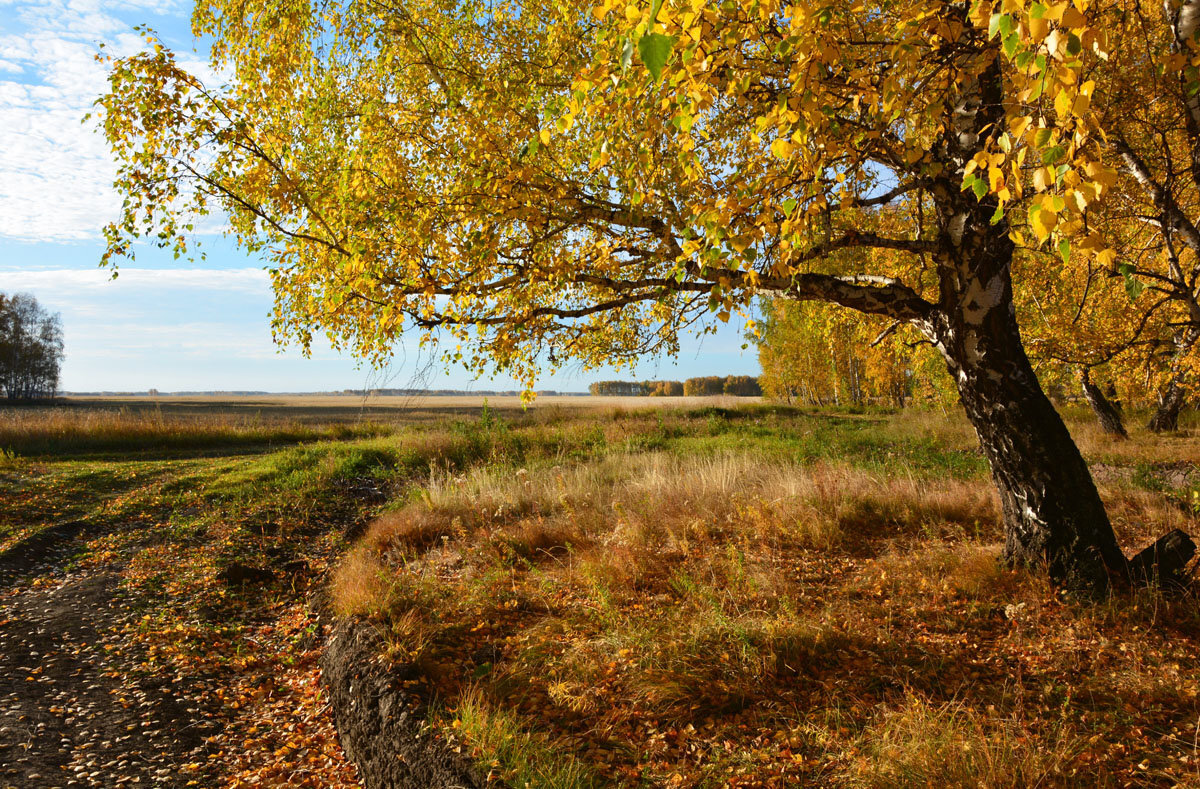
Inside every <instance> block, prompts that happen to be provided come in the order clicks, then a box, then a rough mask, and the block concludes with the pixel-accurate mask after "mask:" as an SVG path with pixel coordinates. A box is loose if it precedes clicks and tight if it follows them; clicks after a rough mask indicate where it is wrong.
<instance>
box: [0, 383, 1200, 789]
mask: <svg viewBox="0 0 1200 789" xmlns="http://www.w3.org/2000/svg"><path fill="white" fill-rule="evenodd" d="M563 399H564V400H568V401H571V402H546V401H539V404H538V405H537V407H535V408H534V409H531V410H529V411H521V410H520V409H519V408H516V407H515V406H516V404H515V403H507V402H496V401H495V400H494V399H493V400H491V401H489V403H488V408H487V409H486V410H484V409H481V408H480V407H479V406H480V405H481V403H479V402H462V403H457V402H456V403H449V402H444V401H443V400H444V399H443V398H438V401H437V402H434V403H432V404H431V403H428V402H426V403H420V404H412V403H396V404H390V405H388V406H387V407H384V406H383V405H382V404H375V406H373V407H372V408H371V409H367V410H364V409H362V408H360V407H359V405H358V403H357V402H353V403H345V402H338V401H340V400H341V398H333V399H332V401H331V402H321V403H317V402H296V401H270V402H267V401H262V400H257V399H256V400H255V401H253V402H250V401H249V400H248V399H247V400H237V401H214V400H186V401H169V402H161V403H158V404H157V405H154V404H148V403H144V402H138V401H132V402H125V403H114V402H112V401H104V402H97V401H91V402H86V403H80V402H76V403H72V404H70V405H69V406H68V407H66V408H61V409H41V410H19V411H3V412H0V450H2V451H3V452H4V454H3V457H2V459H0V493H2V495H0V552H3V551H5V550H10V549H12V547H13V546H15V545H17V544H19V543H20V542H21V541H22V540H27V539H29V538H30V537H31V536H33V535H34V534H36V533H37V532H38V531H39V530H41V529H45V528H47V527H48V526H53V525H55V524H56V523H61V522H64V521H74V520H81V519H82V520H86V521H88V522H89V523H92V524H95V529H94V530H93V531H92V532H90V533H89V535H88V537H87V539H86V540H85V541H83V542H81V544H80V546H79V553H78V556H77V558H76V560H75V561H76V563H77V564H78V565H79V566H89V565H95V566H106V567H117V568H120V572H121V573H122V576H123V583H124V584H125V585H126V586H127V588H128V589H129V590H130V591H131V593H133V594H135V595H136V597H137V599H138V600H139V601H141V602H140V604H141V605H142V606H143V608H144V614H143V617H144V618H143V619H141V620H140V623H141V624H139V625H138V626H137V627H136V628H135V629H134V630H135V632H132V633H131V634H130V635H131V637H133V638H135V639H136V640H137V641H138V643H140V644H143V645H144V646H145V648H146V649H147V650H149V654H151V655H152V656H153V660H152V661H151V665H150V666H149V669H148V670H155V671H162V672H165V673H166V674H172V673H179V672H193V673H195V672H200V673H203V674H204V675H205V676H209V677H212V688H213V690H212V693H213V694H214V696H213V698H211V699H208V701H209V702H213V703H215V706H216V708H217V709H218V710H219V712H218V713H217V714H219V715H221V716H224V717H223V720H224V723H225V728H226V734H225V735H223V736H224V737H225V738H226V739H225V740H224V741H223V747H222V748H221V749H220V754H221V755H220V758H218V759H216V760H215V761H214V763H213V764H211V765H207V766H205V767H204V768H203V769H204V770H207V771H208V772H207V773H205V774H206V775H207V776H209V777H208V779H207V780H208V781H210V782H213V785H218V784H219V785H230V786H238V785H249V784H250V783H252V782H255V781H257V782H260V783H265V784H267V785H309V786H342V785H351V781H352V772H351V771H350V770H349V768H348V767H347V765H346V764H345V763H344V761H343V760H341V759H340V757H339V755H338V753H337V749H336V747H334V746H333V745H332V730H331V728H330V726H329V724H328V720H327V717H326V716H325V715H324V713H323V712H322V708H321V702H320V699H319V695H318V694H317V692H316V689H315V687H316V686H315V672H316V668H315V663H314V661H313V657H314V655H315V651H316V649H317V648H318V646H319V645H317V644H314V643H312V639H311V637H310V636H311V633H312V630H313V627H314V622H313V620H312V618H311V615H310V614H309V613H308V612H307V608H306V606H305V604H304V600H305V597H306V595H307V594H308V593H310V592H311V591H314V590H315V589H317V588H320V587H322V586H323V585H325V584H328V587H329V590H330V594H331V599H332V601H333V605H334V606H335V608H336V609H337V611H338V612H339V614H340V615H343V616H358V617H364V618H367V619H368V620H370V621H372V622H374V623H375V624H376V625H377V626H378V627H379V628H380V629H381V630H382V631H383V632H384V633H385V634H386V635H387V639H386V642H387V645H388V651H387V655H386V657H387V658H388V659H389V660H390V661H392V662H393V664H394V666H395V670H396V672H397V673H398V675H400V676H403V677H405V678H406V682H407V683H408V684H409V685H410V686H411V688H412V689H413V690H414V691H417V692H418V693H419V694H420V695H421V696H422V697H423V698H425V699H426V700H427V702H428V704H429V708H430V716H431V721H432V724H433V726H434V727H435V729H436V730H437V731H438V732H439V733H440V735H441V736H445V737H447V738H451V739H453V740H455V741H456V742H457V743H458V744H459V745H460V746H461V747H462V748H463V749H464V751H465V752H468V753H471V754H473V755H474V756H475V757H476V758H478V759H479V760H480V762H481V763H482V764H484V765H485V766H486V767H488V768H490V769H491V770H492V774H493V775H494V776H495V777H497V778H498V779H503V780H505V781H507V782H508V783H509V785H513V786H524V785H529V786H534V787H576V786H727V785H734V786H798V785H813V786H827V785H828V786H924V785H930V784H945V785H948V786H978V785H987V786H1014V787H1015V786H1032V785H1042V786H1056V785H1073V786H1131V785H1133V786H1160V785H1161V786H1171V785H1176V784H1179V785H1188V786H1200V762H1198V761H1197V760H1198V759H1200V750H1198V748H1197V741H1198V737H1200V731H1198V729H1197V724H1198V723H1200V701H1198V700H1197V693H1198V692H1200V609H1197V602H1198V601H1197V600H1196V599H1194V598H1191V597H1188V598H1184V599H1182V600H1179V599H1171V598H1168V597H1165V596H1163V595H1160V594H1157V593H1153V592H1145V593H1142V594H1139V595H1138V596H1137V597H1135V598H1132V599H1130V598H1119V599H1114V600H1110V601H1106V602H1103V603H1081V602H1077V601H1071V600H1067V599H1063V598H1061V597H1060V596H1058V595H1057V594H1056V593H1055V592H1054V591H1053V590H1051V589H1049V588H1048V587H1047V586H1046V584H1045V583H1044V582H1043V581H1042V580H1041V579H1040V577H1039V576H1038V575H1037V574H1036V573H1028V572H1021V571H1013V570H1006V569H1003V568H1001V567H1000V565H999V564H998V562H997V561H996V560H997V557H998V553H999V544H1000V542H1001V535H1000V531H999V527H998V524H997V508H996V503H995V499H994V494H993V492H992V488H991V485H990V480H989V478H988V473H987V468H986V464H985V463H984V461H983V459H982V457H981V456H980V454H979V453H978V451H977V449H976V448H975V441H974V436H973V433H972V431H971V430H970V428H969V427H968V426H967V425H966V423H965V422H964V421H962V420H961V419H959V418H957V417H956V416H954V415H950V416H947V415H944V414H941V413H927V412H906V413H901V414H892V413H885V412H874V411H870V412H866V413H851V412H848V411H835V410H826V411H804V410H796V409H788V408H780V407H773V406H768V405H762V404H740V403H734V402H733V401H732V400H731V401H729V402H720V403H717V402H711V401H710V402H704V403H690V402H689V403H684V404H681V403H679V402H678V401H674V402H672V401H663V400H658V401H655V400H650V399H642V398H638V399H630V400H627V401H625V402H621V403H597V402H596V401H595V399H592V398H563ZM442 409H445V410H442ZM1071 424H1072V428H1073V432H1074V433H1075V435H1076V437H1077V439H1078V441H1079V443H1080V445H1081V447H1082V448H1083V449H1084V452H1085V455H1086V456H1087V457H1088V459H1089V461H1091V462H1092V463H1093V468H1094V470H1095V472H1096V477H1097V480H1098V482H1099V484H1100V486H1101V492H1102V494H1103V496H1104V498H1105V500H1106V502H1107V503H1108V505H1109V509H1110V512H1111V514H1112V517H1113V520H1114V525H1115V527H1116V529H1117V531H1118V535H1119V537H1120V538H1121V541H1122V543H1123V544H1124V546H1125V547H1126V549H1127V550H1132V549H1134V548H1137V547H1140V546H1141V545H1143V544H1144V543H1145V542H1147V541H1148V540H1150V539H1151V538H1152V537H1154V536H1157V535H1158V534H1161V533H1163V532H1164V531H1166V530H1168V529H1170V528H1173V527H1180V528H1183V529H1185V530H1187V531H1189V532H1191V533H1193V534H1196V533H1197V532H1200V528H1197V527H1198V524H1197V522H1196V521H1197V512H1198V510H1200V475H1198V472H1197V471H1196V464H1197V461H1200V439H1198V438H1197V437H1196V434H1195V432H1194V429H1191V428H1189V429H1188V430H1185V431H1184V432H1183V433H1181V434H1180V435H1178V436H1173V437H1155V436H1151V435H1149V434H1145V433H1142V432H1139V431H1136V430H1135V431H1134V436H1133V438H1132V440H1130V441H1128V442H1122V443H1119V444H1117V443H1112V442H1109V441H1107V440H1106V439H1105V438H1104V437H1103V436H1102V435H1101V434H1100V433H1099V431H1098V430H1096V429H1095V428H1094V427H1093V426H1092V425H1091V424H1090V423H1089V422H1088V421H1087V420H1081V419H1072V420H1071ZM247 579H249V580H247ZM29 582H30V583H36V582H37V579H30V580H29ZM210 706H211V705H210ZM201 783H202V784H205V782H204V781H202V782H201Z"/></svg>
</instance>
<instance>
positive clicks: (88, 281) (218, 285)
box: [0, 268, 271, 301]
mask: <svg viewBox="0 0 1200 789" xmlns="http://www.w3.org/2000/svg"><path fill="white" fill-rule="evenodd" d="M147 289H155V290H186V291H197V290H206V291H232V292H236V293H245V294H249V295H253V296H263V297H267V296H269V295H270V292H271V281H270V276H269V275H268V274H267V272H265V271H263V270H262V269H257V268H239V269H204V268H192V269H186V268H179V269H146V268H121V269H120V270H119V276H118V277H117V279H116V280H113V279H112V275H111V274H110V273H109V272H108V271H106V270H104V269H99V268H93V269H46V270H42V271H4V270H0V291H3V292H6V293H16V292H22V291H29V292H32V293H34V294H35V295H38V294H45V297H47V298H46V300H51V298H52V300H55V301H58V300H65V299H67V298H70V297H73V296H81V295H88V294H92V295H96V294H100V293H107V294H114V295H116V294H120V295H134V292H135V291H136V292H137V293H144V292H145V290H147ZM39 298H43V297H42V296H41V295H39Z"/></svg>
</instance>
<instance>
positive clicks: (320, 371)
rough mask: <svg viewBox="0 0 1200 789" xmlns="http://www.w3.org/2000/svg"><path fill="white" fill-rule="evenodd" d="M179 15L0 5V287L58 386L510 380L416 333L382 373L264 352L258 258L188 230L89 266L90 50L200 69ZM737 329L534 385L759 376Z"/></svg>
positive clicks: (105, 191) (92, 219) (94, 66)
mask: <svg viewBox="0 0 1200 789" xmlns="http://www.w3.org/2000/svg"><path fill="white" fill-rule="evenodd" d="M190 13H191V4H190V3H184V2H176V1H175V0H120V1H117V0H104V1H101V0H33V2H27V1H26V0H0V292H5V293H13V292H23V293H32V294H33V295H34V296H35V297H36V298H37V300H38V301H39V302H40V303H41V304H42V305H43V306H44V307H46V308H47V309H49V310H51V311H53V312H58V313H60V314H61V316H62V323H63V329H64V335H65V341H66V354H67V355H66V360H65V361H64V363H63V370H62V388H63V390H64V391H68V392H72V391H74V392H84V391H145V390H147V389H150V388H155V389H158V390H160V391H163V392H168V391H196V390H201V391H208V390H252V391H270V392H305V391H336V390H341V389H358V388H363V387H368V386H372V385H381V384H384V385H387V386H392V387H399V388H404V387H407V386H427V387H429V388H452V389H474V390H479V389H514V388H519V386H518V385H517V384H516V383H515V382H513V381H511V380H509V379H506V378H501V379H484V380H472V379H471V376H470V375H469V374H468V373H467V372H466V371H464V370H462V369H451V370H448V371H444V372H442V371H438V372H435V373H433V374H432V375H430V374H429V373H428V370H429V367H428V364H427V362H428V360H427V359H425V358H422V356H421V354H420V353H419V352H418V351H417V349H416V343H415V339H416V338H415V336H414V337H413V340H412V342H407V341H402V343H401V344H400V345H398V346H397V348H396V349H395V351H396V354H395V361H394V363H393V364H392V365H391V366H390V368H389V369H388V370H387V371H386V373H385V374H382V375H381V374H380V373H378V372H372V371H371V370H369V369H366V368H364V367H363V366H362V365H360V364H359V363H357V362H356V360H355V359H353V358H352V357H350V356H347V355H341V354H338V353H336V352H335V351H333V350H332V349H331V348H329V347H328V345H324V344H317V345H316V346H315V347H314V349H313V353H312V356H311V357H309V358H306V357H304V356H303V355H302V354H301V353H300V351H299V350H298V349H297V348H279V347H276V346H275V345H274V343H273V342H272V339H271V328H270V311H271V304H272V300H271V289H270V283H269V280H268V277H267V275H266V273H265V271H263V269H262V263H261V261H260V260H259V259H257V258H255V257H253V256H249V255H247V254H246V253H245V252H244V251H240V250H238V249H237V248H236V245H234V243H233V242H232V241H231V240H230V239H227V238H224V237H222V236H221V235H219V234H212V235H207V236H204V237H202V238H201V239H200V242H201V246H202V248H203V250H204V252H205V258H204V259H203V260H202V261H199V260H198V261H192V262H189V261H186V260H181V261H176V260H174V259H173V257H172V256H171V255H170V254H169V253H165V252H161V251H159V250H156V249H154V248H152V247H147V248H144V249H138V250H137V259H136V262H135V263H132V264H130V263H125V264H123V265H122V266H121V268H120V274H119V276H118V277H117V278H116V279H115V280H114V279H112V278H111V276H110V273H109V272H108V271H105V270H101V269H99V268H98V263H99V260H100V255H101V253H102V251H103V248H104V245H103V241H102V239H101V235H100V231H101V228H102V227H103V226H104V225H105V224H106V223H107V222H109V221H111V220H112V219H114V218H115V217H116V214H117V210H118V208H119V206H120V199H119V198H118V197H117V196H116V194H115V192H114V191H113V190H112V188H111V183H112V180H113V177H114V174H115V171H116V168H115V165H114V164H113V162H112V161H111V159H110V157H109V155H108V150H107V148H106V146H105V144H104V141H103V139H102V137H101V136H100V135H99V134H98V133H97V132H96V130H95V124H94V123H84V122H83V117H84V116H85V115H86V114H87V113H88V111H89V110H90V108H91V106H92V103H93V102H94V101H95V99H96V97H97V96H99V95H100V94H101V93H102V92H104V90H105V88H106V80H105V70H104V67H103V65H102V64H100V63H98V62H96V60H95V56H96V54H97V52H98V51H99V48H100V44H101V43H104V44H105V49H106V51H107V52H109V53H113V54H118V55H120V54H127V53H131V52H135V51H137V50H138V49H139V48H140V42H141V39H140V37H139V36H138V35H137V33H136V32H135V31H134V29H133V28H134V27H135V26H137V25H143V26H149V27H150V28H152V29H154V30H155V31H156V32H157V33H158V35H159V36H160V37H161V38H162V40H163V41H164V42H165V43H166V44H167V45H168V46H170V47H172V48H173V49H174V50H175V52H176V53H177V54H178V55H179V59H180V61H181V64H182V65H184V66H185V67H188V68H189V69H191V70H194V71H196V72H197V73H205V72H206V71H207V69H206V68H205V65H206V64H205V57H204V55H203V54H202V53H198V52H197V51H196V44H195V42H194V41H193V39H192V37H191V33H190V30H189V23H188V17H189V15H190ZM741 328H742V327H741V326H738V325H734V324H733V323H732V322H731V324H730V325H729V326H727V327H722V330H721V331H720V332H719V333H718V334H716V335H710V336H707V337H705V338H703V339H702V340H701V339H690V340H686V341H685V342H684V344H683V348H682V349H681V351H680V354H679V356H678V358H677V359H675V360H672V359H669V358H668V359H647V360H646V361H645V362H643V363H642V364H640V365H639V366H638V368H637V369H636V370H634V371H632V372H630V371H629V370H622V371H619V372H618V371H612V370H604V369H600V370H590V371H581V370H579V369H578V368H573V369H566V370H562V371H559V372H558V373H557V374H555V375H547V376H545V377H544V378H542V379H540V380H539V381H538V383H537V386H538V388H540V389H556V390H559V391H583V390H585V389H586V388H587V386H588V384H589V383H591V382H592V381H596V380H605V379H611V378H621V379H627V380H628V379H632V378H636V379H639V380H640V379H646V378H669V379H684V378H689V377H692V376H699V375H729V374H735V375H757V374H758V372H759V366H758V362H757V355H756V353H755V350H754V348H753V347H751V348H749V349H743V348H742V345H743V344H744V341H743V339H742V336H741ZM422 373H424V375H422Z"/></svg>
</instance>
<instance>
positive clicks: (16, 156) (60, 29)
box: [0, 0, 183, 241]
mask: <svg viewBox="0 0 1200 789" xmlns="http://www.w3.org/2000/svg"><path fill="white" fill-rule="evenodd" d="M0 8H2V9H3V13H2V14H0V128H3V129H4V145H3V146H0V236H3V237H8V238H14V239H22V240H40V241H71V240H80V239H88V238H95V237H97V236H98V235H99V232H100V229H101V228H102V227H103V226H104V224H105V223H107V222H108V221H110V220H112V219H114V218H115V217H116V213H117V210H118V208H119V207H120V201H119V199H118V198H117V196H116V195H115V193H114V192H113V189H112V181H113V178H114V176H115V173H116V169H115V166H114V165H113V163H112V161H111V159H110V157H109V153H108V149H107V147H106V146H105V143H104V141H103V139H102V138H101V137H100V135H98V134H97V133H96V132H95V125H94V124H93V123H89V124H84V123H82V120H83V117H84V115H85V114H86V113H87V112H89V111H90V110H91V108H92V103H93V102H94V101H95V100H96V98H97V97H98V96H99V95H100V94H101V93H102V92H103V91H104V90H105V89H106V87H107V82H106V74H105V70H104V67H103V65H102V64H100V63H97V62H96V60H95V55H96V53H97V51H98V44H99V42H100V41H101V40H103V41H105V42H106V44H107V45H108V47H109V51H110V52H113V53H115V54H125V53H131V52H134V51H136V50H137V49H139V48H140V47H141V40H140V38H138V36H136V35H134V34H133V33H132V30H131V28H132V26H133V25H134V24H137V23H140V22H144V21H146V18H147V17H148V16H149V15H152V14H164V13H177V14H180V16H179V20H178V21H179V22H182V21H183V17H182V7H181V6H180V4H178V3H176V2H175V1H174V0H125V1H124V2H107V3H105V2H100V0H33V1H32V2H26V1H25V0H18V1H17V2H12V1H11V0H10V1H9V2H3V3H0Z"/></svg>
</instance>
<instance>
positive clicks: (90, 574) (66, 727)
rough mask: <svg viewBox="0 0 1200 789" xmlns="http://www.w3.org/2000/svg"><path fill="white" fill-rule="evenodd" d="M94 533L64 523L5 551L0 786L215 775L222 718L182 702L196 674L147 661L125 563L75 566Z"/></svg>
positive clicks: (174, 782) (0, 559)
mask: <svg viewBox="0 0 1200 789" xmlns="http://www.w3.org/2000/svg"><path fill="white" fill-rule="evenodd" d="M88 532H89V529H88V527H87V526H86V524H84V523H82V522H72V523H68V524H62V525H59V526H56V527H53V528H52V529H49V530H46V531H45V532H42V533H40V534H38V535H35V536H34V537H32V538H30V539H28V540H26V541H24V542H22V543H20V544H18V545H16V546H14V547H12V548H11V549H9V550H8V551H5V552H4V553H3V554H0V787H2V788H3V789H8V787H21V789H26V787H28V788H29V789H36V788H40V787H60V786H64V787H65V786H94V787H118V786H156V787H176V786H180V787H182V786H207V785H210V784H211V776H207V775H205V773H204V767H203V765H204V764H205V763H206V761H207V758H206V756H207V754H206V745H205V739H206V738H207V737H208V736H210V735H212V734H213V733H214V728H215V727H216V726H217V724H216V723H215V722H214V719H213V718H212V717H210V716H208V715H205V714H203V711H202V710H199V709H197V708H195V707H190V708H189V707H187V706H186V705H187V704H188V703H189V702H186V701H180V699H187V698H189V697H192V698H194V697H196V695H197V694H194V693H187V692H181V691H184V690H186V688H184V687H182V686H184V685H187V684H191V683H193V682H195V681H196V680H193V679H192V678H188V677H169V676H162V675H155V674H152V673H150V672H148V671H146V670H144V669H143V668H142V663H143V659H144V654H142V652H141V650H140V648H138V647H136V646H134V645H132V644H130V643H128V642H127V641H125V640H124V639H123V638H122V635H121V633H122V626H123V625H126V624H128V623H130V622H131V621H132V620H133V619H134V618H135V617H136V616H137V614H136V613H135V611H134V606H133V601H131V600H130V599H128V597H127V596H126V595H125V594H124V593H122V592H121V590H120V587H119V583H118V575H117V570H118V569H119V568H115V567H109V568H88V569H82V570H68V567H69V562H70V558H71V557H72V556H73V555H74V554H75V552H76V551H77V550H78V548H79V547H80V546H81V541H82V540H83V539H85V538H86V537H87V536H89V535H88ZM193 765H194V766H193Z"/></svg>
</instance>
